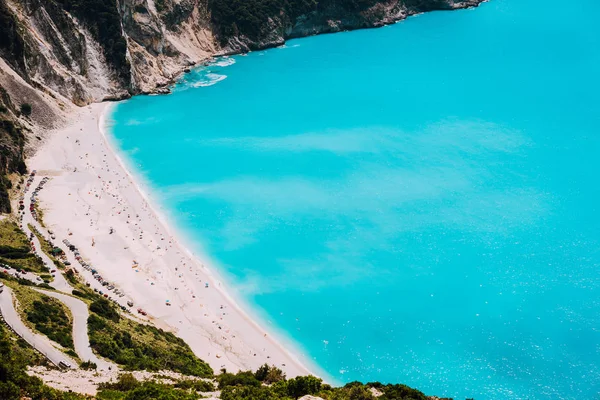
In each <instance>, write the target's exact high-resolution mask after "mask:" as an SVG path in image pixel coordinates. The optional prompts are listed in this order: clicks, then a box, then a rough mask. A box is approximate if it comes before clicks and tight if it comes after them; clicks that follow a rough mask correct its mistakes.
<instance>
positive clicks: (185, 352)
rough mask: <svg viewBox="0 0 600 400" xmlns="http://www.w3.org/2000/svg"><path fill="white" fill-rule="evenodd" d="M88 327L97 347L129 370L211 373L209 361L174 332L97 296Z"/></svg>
mask: <svg viewBox="0 0 600 400" xmlns="http://www.w3.org/2000/svg"><path fill="white" fill-rule="evenodd" d="M90 311H91V312H92V313H91V314H90V317H89V319H88V330H89V335H90V344H91V346H92V348H93V349H94V351H96V352H97V353H98V354H100V355H101V356H103V357H106V358H108V359H109V360H112V361H114V362H116V363H117V364H120V365H122V366H123V367H124V368H126V369H128V370H148V371H159V370H162V369H166V370H171V371H175V372H181V373H182V374H186V375H193V376H199V377H212V374H213V371H212V369H211V368H210V366H209V365H208V364H206V363H205V362H204V361H202V360H200V359H199V358H198V357H196V356H195V355H194V353H193V352H192V350H191V349H190V348H189V346H188V345H187V343H185V342H184V341H183V340H182V339H180V338H178V337H177V336H175V335H174V334H172V333H171V332H165V331H163V330H162V329H157V328H155V327H154V326H151V325H144V324H140V323H138V322H135V321H133V320H131V319H129V318H122V317H120V316H119V314H118V312H117V310H116V309H115V308H114V306H113V305H112V304H111V303H110V302H108V301H107V300H105V299H102V298H100V297H99V296H98V298H97V299H96V300H95V301H94V302H92V304H91V305H90Z"/></svg>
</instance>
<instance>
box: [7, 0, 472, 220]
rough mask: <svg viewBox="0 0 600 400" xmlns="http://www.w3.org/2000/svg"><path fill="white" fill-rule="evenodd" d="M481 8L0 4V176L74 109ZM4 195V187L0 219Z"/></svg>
mask: <svg viewBox="0 0 600 400" xmlns="http://www.w3.org/2000/svg"><path fill="white" fill-rule="evenodd" d="M482 1H483V0H461V1H459V0H0V176H5V175H6V174H7V173H12V172H19V171H24V164H23V158H24V156H23V152H24V149H26V148H27V143H29V145H31V144H32V142H35V140H36V139H39V135H40V134H39V133H38V134H36V135H33V134H32V133H31V132H33V131H34V130H35V129H32V128H36V127H37V128H50V127H52V126H54V125H55V124H56V123H60V122H61V120H62V118H64V116H65V115H67V114H68V109H69V108H70V107H73V105H77V106H83V105H86V104H89V103H92V102H98V101H103V100H110V99H121V98H126V97H129V96H131V95H135V94H138V93H147V92H166V91H168V89H167V88H166V87H167V86H168V85H169V84H170V83H171V82H173V80H174V79H175V78H176V77H177V76H178V74H180V73H181V72H182V71H183V70H185V69H186V68H189V67H190V66H192V65H195V64H197V63H199V62H201V61H203V60H206V59H207V58H209V57H211V56H214V55H219V54H233V53H239V52H245V51H248V50H254V49H262V48H267V47H273V46H277V45H280V44H282V43H284V42H285V40H286V39H288V38H294V37H301V36H308V35H314V34H319V33H326V32H338V31H342V30H350V29H360V28H369V27H377V26H381V25H385V24H389V23H393V22H395V21H398V20H400V19H403V18H406V17H407V16H409V15H412V14H416V13H420V12H426V11H431V10H444V9H456V8H465V7H471V6H477V5H478V4H479V3H481V2H482ZM24 104H26V105H28V106H29V107H30V109H31V113H23V112H22V105H24ZM44 130H46V129H41V130H40V129H37V132H40V131H44ZM28 132H30V133H29V134H28ZM7 186H10V182H9V181H8V180H6V179H5V178H0V212H3V211H4V212H5V211H7V206H6V201H5V200H6V187H7Z"/></svg>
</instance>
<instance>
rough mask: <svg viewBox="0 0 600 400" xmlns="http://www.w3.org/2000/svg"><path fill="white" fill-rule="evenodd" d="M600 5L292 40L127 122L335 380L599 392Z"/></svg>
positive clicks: (147, 170) (211, 239) (206, 230)
mask: <svg viewBox="0 0 600 400" xmlns="http://www.w3.org/2000/svg"><path fill="white" fill-rule="evenodd" d="M599 17H600V2H598V1H592V0H575V1H572V2H567V3H565V2H564V1H558V0H491V1H490V2H489V3H485V4H483V5H482V6H481V7H479V8H478V9H474V10H465V11H456V12H434V13H430V14H425V15H420V16H417V17H414V18H410V19H408V20H406V21H404V22H401V23H398V24H396V25H394V26H390V27H385V28H381V29H373V30H363V31H355V32H348V33H340V34H334V35H323V36H318V37H311V38H306V39H300V40H293V41H290V42H289V43H288V44H287V46H285V47H284V48H278V49H272V50H268V51H264V52H254V53H251V54H249V55H247V56H236V57H233V58H224V59H220V60H218V61H217V62H215V63H213V64H212V65H210V66H208V67H204V68H199V69H197V70H194V71H193V72H192V73H190V74H187V75H186V76H185V77H184V78H183V79H182V81H181V82H180V83H179V84H177V85H176V86H175V87H174V93H173V94H171V95H169V96H140V97H135V98H133V99H131V100H129V101H127V102H124V103H121V104H120V105H119V106H118V107H117V108H116V110H115V111H114V113H113V115H112V117H111V118H112V119H113V122H112V128H111V129H112V134H113V136H114V138H115V141H116V142H117V143H118V146H119V147H120V149H121V150H122V151H123V153H124V154H125V155H126V158H127V159H128V160H129V162H130V163H131V165H134V166H135V168H136V169H137V171H136V172H137V173H138V174H139V175H140V177H142V178H143V179H145V180H146V181H147V183H148V185H149V186H150V189H151V192H152V195H153V196H154V197H155V199H156V201H157V202H158V203H160V204H161V205H162V206H163V207H165V208H166V210H167V212H168V214H169V215H170V217H171V218H172V219H173V220H174V222H175V223H176V225H177V226H178V228H179V229H181V231H182V232H185V234H186V235H187V237H188V240H189V241H190V243H191V244H192V246H193V247H195V248H196V249H197V250H201V251H204V252H206V254H208V255H209V256H210V257H211V259H213V260H214V262H215V264H216V266H217V267H218V269H219V271H220V272H221V273H222V274H223V275H224V276H225V277H226V279H227V280H228V281H229V282H230V283H231V286H232V287H233V289H234V290H235V292H236V293H237V294H238V296H239V297H240V298H241V299H242V300H243V301H244V302H246V303H248V304H249V306H251V308H252V309H254V310H255V312H256V313H258V314H260V315H261V316H263V318H264V319H265V320H268V321H271V322H272V323H273V324H274V326H275V327H276V328H277V329H278V330H280V331H281V332H284V334H285V335H286V336H287V337H288V338H289V339H290V340H291V341H292V342H294V343H296V344H297V346H298V349H300V351H301V352H304V353H305V354H306V355H307V357H308V358H310V359H311V360H313V361H314V362H315V364H316V365H318V366H319V367H320V368H322V370H323V371H325V372H326V373H327V374H329V376H330V377H331V378H332V379H334V380H335V381H337V382H348V381H352V380H361V381H372V380H379V381H383V382H401V383H406V384H408V385H411V386H414V387H417V388H419V389H421V390H422V391H424V392H425V393H427V394H432V395H433V394H435V395H438V396H452V397H454V398H455V399H463V398H465V397H474V398H476V399H478V400H483V399H599V398H600V394H599V392H600V178H599V174H600V97H599V96H600V95H599V94H600V23H598V20H599Z"/></svg>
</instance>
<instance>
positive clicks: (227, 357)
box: [28, 104, 314, 377]
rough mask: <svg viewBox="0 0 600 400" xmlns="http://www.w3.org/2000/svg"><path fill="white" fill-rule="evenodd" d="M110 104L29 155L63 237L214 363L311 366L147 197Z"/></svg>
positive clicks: (291, 368) (76, 118)
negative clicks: (123, 151) (111, 123)
mask: <svg viewBox="0 0 600 400" xmlns="http://www.w3.org/2000/svg"><path fill="white" fill-rule="evenodd" d="M107 108H108V106H107V104H93V105H91V106H87V107H84V108H81V109H79V110H77V111H76V112H75V113H73V115H72V119H71V121H72V123H71V124H70V125H69V126H67V127H66V128H63V129H60V130H57V131H55V132H52V134H50V135H48V136H47V137H48V139H47V141H46V142H45V143H44V144H43V145H42V147H41V148H40V149H39V150H38V151H37V153H36V155H35V156H33V157H32V158H31V159H30V160H29V161H28V166H29V168H30V169H32V170H34V169H35V170H37V174H38V176H49V177H51V179H50V181H49V182H48V184H47V185H46V187H45V188H44V190H43V191H41V193H40V195H39V198H40V201H41V207H42V209H43V210H44V222H45V223H46V226H47V227H48V228H50V229H52V230H53V231H54V233H55V234H56V241H57V242H60V241H62V240H63V239H68V240H69V241H70V242H71V243H72V244H74V245H76V246H77V247H78V248H79V251H80V252H81V255H82V257H83V258H84V259H86V261H87V262H89V263H90V264H92V265H93V266H94V268H95V269H97V270H98V272H99V273H100V274H101V275H102V276H103V277H104V278H105V279H107V280H109V281H111V282H113V283H114V284H116V285H117V287H119V288H120V289H121V290H123V291H124V292H125V293H127V297H129V298H131V299H132V300H133V301H134V302H135V306H134V309H137V308H138V307H141V308H143V309H144V310H145V311H147V312H148V315H149V316H150V317H151V318H153V319H154V320H155V322H156V324H157V325H158V326H160V327H162V328H164V329H168V330H172V331H173V332H175V333H176V334H177V335H178V336H180V337H182V338H183V339H184V340H185V341H186V342H187V343H188V344H189V345H190V346H191V348H192V350H193V351H194V352H195V353H196V354H197V355H198V356H199V357H200V358H201V359H203V360H205V361H207V362H208V363H209V364H210V365H211V366H212V367H213V369H215V371H218V370H219V369H221V368H226V369H227V370H231V371H234V370H238V369H256V368H257V367H258V366H260V365H262V364H263V363H269V364H273V365H276V366H279V367H280V368H282V369H283V370H284V371H285V372H286V373H287V375H288V376H289V377H292V376H296V375H298V374H308V373H309V370H308V369H307V367H305V365H306V364H307V363H306V361H303V362H301V361H300V360H301V359H302V356H300V355H298V356H297V355H296V354H293V353H292V352H291V351H289V350H290V349H289V346H283V345H281V344H280V342H279V341H277V340H276V339H275V338H274V337H273V335H272V334H271V333H270V332H268V331H267V330H266V329H264V326H259V324H257V323H256V322H255V321H254V320H253V319H252V318H250V317H249V316H248V314H246V313H245V312H244V311H243V310H242V309H241V308H240V307H238V306H237V305H236V303H235V302H234V301H233V300H232V298H231V297H230V296H229V295H228V294H227V292H226V290H228V289H227V288H225V285H224V283H223V282H221V281H220V280H219V279H218V277H217V275H216V274H215V271H214V270H211V268H210V266H209V265H207V264H206V263H205V262H204V261H203V260H202V257H201V256H200V257H195V256H194V255H192V254H191V253H190V252H188V251H187V250H186V249H185V248H184V246H183V245H182V244H181V242H180V241H178V239H177V238H176V237H175V236H174V234H173V232H174V231H173V230H172V229H171V228H169V227H168V226H166V224H164V223H163V219H162V218H161V217H160V216H159V215H158V214H157V213H156V212H155V211H154V210H153V209H152V207H151V206H150V204H148V202H147V200H146V197H145V196H144V194H143V192H142V191H141V190H140V188H139V186H138V185H137V184H136V182H134V181H133V179H132V177H131V175H129V174H128V172H127V171H126V170H125V168H124V166H123V165H122V163H121V162H120V160H119V158H118V156H116V155H115V153H114V152H113V151H112V149H111V146H110V144H109V143H108V142H107V140H106V137H105V136H104V134H103V132H102V130H101V127H102V124H101V122H102V118H103V117H102V116H103V113H104V112H106V110H107ZM111 228H113V229H114V232H113V233H112V234H111V233H110V229H111ZM69 234H71V235H69ZM134 260H135V261H136V262H137V263H138V266H137V267H134ZM77 268H78V269H79V270H81V267H79V266H77ZM206 283H208V286H209V287H208V288H206V287H205V285H206ZM167 300H169V302H170V303H171V304H172V306H170V307H169V306H167V305H166V301H167ZM311 369H312V370H314V368H311ZM313 373H314V372H313Z"/></svg>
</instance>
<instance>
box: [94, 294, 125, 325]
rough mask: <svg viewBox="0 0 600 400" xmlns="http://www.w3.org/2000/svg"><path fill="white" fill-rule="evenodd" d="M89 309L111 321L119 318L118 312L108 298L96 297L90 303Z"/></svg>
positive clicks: (116, 320) (117, 320)
mask: <svg viewBox="0 0 600 400" xmlns="http://www.w3.org/2000/svg"><path fill="white" fill-rule="evenodd" d="M90 311H91V312H94V313H96V314H98V315H99V316H101V317H104V318H106V319H108V320H110V321H112V322H119V321H120V320H121V316H120V315H119V312H118V311H117V310H115V308H114V306H113V305H112V304H110V302H109V301H108V300H106V299H103V298H98V299H97V300H95V301H94V302H93V303H92V304H90Z"/></svg>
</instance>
